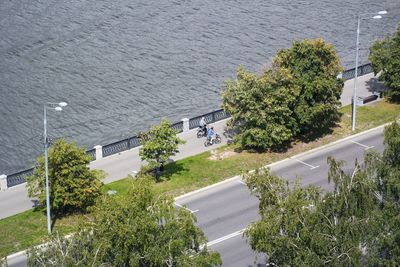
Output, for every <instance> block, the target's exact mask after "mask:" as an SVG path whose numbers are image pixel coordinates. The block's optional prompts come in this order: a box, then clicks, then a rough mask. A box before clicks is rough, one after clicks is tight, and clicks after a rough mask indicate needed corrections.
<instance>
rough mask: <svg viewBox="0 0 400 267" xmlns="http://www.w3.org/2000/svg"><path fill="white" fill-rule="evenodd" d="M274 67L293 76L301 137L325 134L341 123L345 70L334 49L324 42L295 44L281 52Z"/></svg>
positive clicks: (317, 40) (310, 41)
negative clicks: (340, 109) (341, 100)
mask: <svg viewBox="0 0 400 267" xmlns="http://www.w3.org/2000/svg"><path fill="white" fill-rule="evenodd" d="M274 64H276V65H278V66H279V67H280V68H283V69H286V70H287V71H289V72H290V74H291V75H292V82H293V84H294V85H295V88H296V93H295V95H296V103H295V104H294V116H295V118H296V121H297V127H298V128H299V131H300V134H302V135H310V134H318V133H320V132H325V131H326V129H328V128H330V127H332V126H333V125H334V124H335V123H336V122H337V121H338V120H339V118H340V113H339V111H338V107H339V106H340V102H339V99H340V95H341V93H342V88H343V80H342V79H337V76H338V75H339V73H340V72H341V71H343V69H342V67H341V66H340V62H339V57H338V56H337V54H336V51H335V49H334V47H333V45H330V44H327V43H325V42H324V40H323V39H316V40H307V39H306V40H304V41H295V42H294V43H293V45H292V47H291V48H289V49H282V50H280V51H279V52H278V54H277V56H276V57H275V59H274ZM298 90H299V92H297V91H298Z"/></svg>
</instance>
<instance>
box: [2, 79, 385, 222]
mask: <svg viewBox="0 0 400 267" xmlns="http://www.w3.org/2000/svg"><path fill="white" fill-rule="evenodd" d="M357 84H358V85H357V95H358V96H368V95H371V93H372V92H373V91H379V90H383V89H382V86H381V85H380V83H378V82H377V80H376V78H375V77H374V76H373V74H367V75H364V76H361V77H359V78H358V82H357ZM353 86H354V80H349V81H346V82H345V85H344V89H343V93H342V97H341V103H342V105H349V104H350V103H351V96H352V90H353ZM225 123H226V120H223V121H220V122H217V123H215V124H213V125H214V128H215V130H216V132H217V133H219V134H221V136H222V143H221V144H219V145H217V146H216V145H213V146H210V147H204V139H203V138H201V139H198V138H197V137H196V130H191V131H189V132H186V133H181V134H179V137H180V138H182V139H184V140H185V141H186V144H184V145H181V146H180V147H179V151H180V153H179V154H178V155H176V156H175V157H174V158H173V160H179V159H182V158H185V157H189V156H193V155H196V154H200V153H202V152H205V151H209V150H212V149H215V148H217V147H219V146H223V145H225V144H226V142H227V138H226V137H225V136H223V135H222V133H223V132H224V131H223V129H224V127H225ZM142 164H143V162H141V161H140V158H139V148H138V147H137V148H134V149H131V150H128V151H124V152H121V153H119V154H115V155H112V156H109V157H106V158H103V159H101V160H97V161H93V162H91V163H90V168H92V169H102V170H104V171H105V172H106V173H107V178H106V179H105V180H104V182H105V183H110V182H113V181H116V180H119V179H122V178H125V177H126V176H127V175H128V174H132V173H133V171H138V170H139V169H140V166H141V165H142ZM32 206H33V203H32V201H31V200H30V199H29V198H28V197H27V190H26V188H25V184H22V185H19V186H15V187H12V188H10V189H8V190H7V191H3V192H0V219H2V218H6V217H8V216H12V215H14V214H18V213H20V212H23V211H25V210H28V209H30V208H32Z"/></svg>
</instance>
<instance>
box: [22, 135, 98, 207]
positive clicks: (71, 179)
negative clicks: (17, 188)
mask: <svg viewBox="0 0 400 267" xmlns="http://www.w3.org/2000/svg"><path fill="white" fill-rule="evenodd" d="M90 160H91V158H90V156H89V155H87V154H86V152H85V150H84V149H82V148H80V147H78V146H77V145H76V144H75V143H67V142H66V141H64V140H58V141H56V142H55V143H54V144H53V146H52V147H51V148H50V149H49V152H48V170H49V172H48V174H49V187H50V202H51V209H52V212H53V213H54V214H61V213H65V212H75V211H83V210H85V209H86V208H87V207H89V206H91V205H93V204H94V203H95V201H96V198H97V197H98V196H99V195H100V194H101V192H100V187H101V185H102V183H101V179H102V178H104V174H103V173H102V172H100V171H94V170H90V169H89V167H88V166H89V162H90ZM36 166H37V167H36V168H35V170H34V172H33V175H32V176H29V177H27V178H26V181H27V183H28V184H27V186H28V195H29V197H37V198H38V201H39V205H40V206H41V207H45V206H46V175H45V158H44V156H40V157H39V158H38V159H37V163H36Z"/></svg>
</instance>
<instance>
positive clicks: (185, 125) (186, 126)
mask: <svg viewBox="0 0 400 267" xmlns="http://www.w3.org/2000/svg"><path fill="white" fill-rule="evenodd" d="M182 123H183V127H182V132H187V131H189V128H190V127H189V119H188V118H183V119H182Z"/></svg>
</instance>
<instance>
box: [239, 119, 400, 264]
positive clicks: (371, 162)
mask: <svg viewBox="0 0 400 267" xmlns="http://www.w3.org/2000/svg"><path fill="white" fill-rule="evenodd" d="M384 135H385V141H384V142H385V151H384V153H383V156H382V155H380V154H379V153H377V152H369V153H367V154H366V156H365V160H364V163H363V164H360V163H358V162H356V165H355V168H354V171H353V172H352V173H347V172H345V171H343V164H344V163H343V162H339V161H336V160H334V159H333V158H329V159H328V163H329V165H330V170H329V174H328V179H329V182H332V183H333V190H332V191H330V192H326V193H324V194H322V191H321V189H318V188H316V187H312V186H308V187H305V188H304V187H301V185H300V182H299V181H297V182H296V183H295V184H294V186H290V185H289V183H288V182H286V181H284V180H283V179H282V178H279V177H277V176H275V175H273V174H271V173H270V172H269V170H259V171H257V172H255V173H253V174H249V175H247V177H246V182H247V185H248V186H249V188H250V190H251V191H252V193H253V194H254V195H255V196H257V197H258V198H259V199H260V206H259V212H260V215H261V219H260V220H259V221H258V222H255V223H253V224H252V225H251V226H250V228H249V229H248V230H247V232H246V235H247V237H248V238H249V241H250V245H251V247H252V248H253V249H254V250H256V251H257V252H264V253H266V254H267V256H268V262H269V263H271V264H272V263H273V264H276V265H279V266H366V265H368V266H396V265H397V263H398V262H399V260H400V243H399V242H398V241H399V240H400V227H399V225H400V216H399V214H400V178H399V177H400V175H399V174H400V172H399V171H400V158H399V157H398V155H397V151H398V150H399V149H400V125H399V124H397V123H393V124H392V125H391V126H388V127H386V128H385V132H384Z"/></svg>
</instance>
